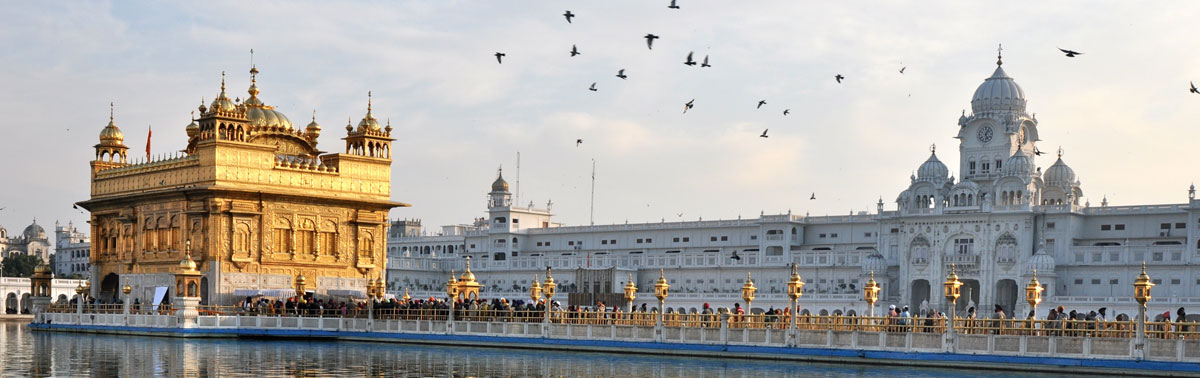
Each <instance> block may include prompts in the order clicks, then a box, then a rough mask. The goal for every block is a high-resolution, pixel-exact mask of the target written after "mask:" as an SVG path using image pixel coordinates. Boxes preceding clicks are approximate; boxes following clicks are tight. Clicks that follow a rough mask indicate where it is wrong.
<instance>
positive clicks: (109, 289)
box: [96, 273, 121, 303]
mask: <svg viewBox="0 0 1200 378" xmlns="http://www.w3.org/2000/svg"><path fill="white" fill-rule="evenodd" d="M120 286H121V277H120V276H117V274H116V273H109V274H108V275H105V276H104V279H103V280H100V293H99V294H98V295H97V296H96V299H97V300H98V301H103V302H105V303H111V302H116V298H117V293H118V292H119V290H120Z"/></svg>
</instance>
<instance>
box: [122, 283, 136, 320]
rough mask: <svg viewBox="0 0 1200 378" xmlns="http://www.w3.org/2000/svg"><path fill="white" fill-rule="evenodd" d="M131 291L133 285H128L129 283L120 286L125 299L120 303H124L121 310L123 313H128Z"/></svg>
mask: <svg viewBox="0 0 1200 378" xmlns="http://www.w3.org/2000/svg"><path fill="white" fill-rule="evenodd" d="M132 292H133V286H129V284H125V286H121V293H122V294H125V301H124V302H122V304H123V305H124V307H123V310H124V312H125V315H129V293H132Z"/></svg>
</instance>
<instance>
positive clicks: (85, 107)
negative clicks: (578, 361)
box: [0, 0, 1200, 232]
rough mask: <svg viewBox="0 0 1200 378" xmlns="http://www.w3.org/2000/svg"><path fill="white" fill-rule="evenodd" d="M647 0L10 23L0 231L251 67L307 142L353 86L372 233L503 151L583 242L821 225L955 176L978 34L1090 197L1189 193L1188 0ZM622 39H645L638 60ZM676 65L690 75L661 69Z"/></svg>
mask: <svg viewBox="0 0 1200 378" xmlns="http://www.w3.org/2000/svg"><path fill="white" fill-rule="evenodd" d="M667 2H668V1H665V0H664V1H640V0H629V1H625V0H618V1H604V2H595V1H555V2H550V1H537V2H534V1H522V2H500V1H428V2H384V1H369V2H290V1H289V2H284V1H254V2H245V1H213V2H202V3H197V2H187V3H172V2H133V1H129V2H115V3H109V2H14V3H10V4H7V5H6V6H5V11H4V12H3V13H0V46H2V47H3V48H0V67H3V69H2V70H0V83H3V88H4V90H3V91H0V114H3V117H0V135H2V137H0V159H2V161H4V162H5V168H4V175H3V177H4V179H3V183H2V184H0V207H6V209H4V210H2V211H0V225H2V226H4V227H7V228H8V229H9V230H10V232H19V231H20V230H21V229H22V228H24V226H25V225H26V224H28V223H29V221H30V219H31V218H32V217H37V218H38V219H39V222H40V223H42V224H44V225H52V224H53V222H54V220H56V219H57V220H63V221H64V222H65V221H67V220H74V221H75V222H76V223H79V224H82V221H83V220H85V219H86V216H85V215H84V214H81V213H79V212H77V211H75V210H72V209H71V206H70V205H71V203H73V202H76V201H79V200H84V199H87V197H88V165H87V162H88V160H90V158H91V157H92V155H93V152H92V145H94V144H95V143H96V142H97V134H98V133H99V132H100V129H101V128H102V127H103V126H104V125H105V123H107V121H108V120H107V117H108V103H109V101H113V102H116V104H117V105H116V120H117V124H118V125H119V126H120V127H121V128H122V130H123V131H124V133H125V136H126V144H128V145H129V146H130V147H131V150H132V151H141V150H142V149H144V141H145V137H146V128H147V125H151V124H152V125H154V143H153V146H154V150H155V152H156V153H162V152H167V151H172V150H179V149H182V148H183V146H184V143H185V135H184V131H183V127H184V126H185V125H186V124H187V123H188V117H189V112H190V111H192V110H193V109H195V108H196V106H197V105H198V104H199V103H200V99H201V97H204V98H206V99H208V100H211V99H212V97H213V96H214V95H216V93H217V91H218V86H219V81H220V73H221V71H223V70H224V71H228V73H229V87H230V93H231V94H232V95H235V96H236V95H241V96H243V97H244V96H245V88H246V87H247V86H248V85H249V75H248V74H247V72H246V71H247V70H248V69H249V54H248V51H249V50H250V49H251V48H253V49H255V51H256V52H257V54H256V56H255V61H256V63H257V65H258V67H259V69H260V70H262V73H261V74H260V75H259V87H260V89H261V90H262V93H261V95H260V97H261V98H262V99H263V100H264V101H265V102H267V103H268V104H271V105H275V106H277V107H278V110H280V111H282V112H284V113H285V114H287V115H288V116H289V117H290V118H291V120H292V122H293V123H295V124H297V125H298V126H301V125H304V124H306V123H308V120H309V115H310V113H311V112H312V110H313V109H316V110H317V121H318V122H320V123H321V124H322V125H323V126H324V133H323V135H322V137H321V139H320V143H321V144H320V146H319V147H321V148H323V149H325V150H330V151H337V150H340V149H341V148H342V144H341V143H342V142H341V141H340V140H339V139H338V138H340V137H341V136H343V133H344V131H343V129H342V127H343V126H344V125H345V123H344V122H345V120H346V118H347V117H351V118H353V122H355V123H357V122H358V120H359V119H360V118H361V117H362V115H363V113H364V111H365V106H366V92H367V91H368V90H370V91H373V92H374V94H375V114H376V115H377V116H379V117H381V118H390V119H391V121H392V125H393V126H394V127H395V128H396V131H395V133H394V135H395V136H396V137H397V139H398V140H397V141H396V143H395V148H394V150H395V154H394V162H393V176H392V177H393V186H392V198H393V199H395V200H397V201H402V202H407V203H412V204H414V207H412V208H408V209H401V210H396V211H393V213H392V216H393V217H397V218H399V217H409V218H422V219H423V220H424V221H425V224H426V225H427V226H439V225H442V224H447V223H460V222H468V221H470V220H471V219H472V218H474V217H477V216H479V215H480V214H481V212H482V211H483V210H484V204H485V200H484V194H485V192H486V191H487V189H488V185H489V184H490V183H491V181H492V179H493V178H494V175H495V170H496V167H497V166H499V165H501V164H503V165H504V167H505V176H506V177H508V178H510V182H511V181H514V180H513V179H514V178H515V177H514V176H515V175H516V172H515V169H513V168H515V167H514V166H515V156H516V153H517V151H520V152H521V154H522V162H521V166H522V169H521V170H522V171H521V192H522V197H521V202H522V203H527V202H528V201H534V202H536V203H537V204H538V205H544V204H545V202H546V201H547V199H553V200H554V202H555V208H554V210H555V213H557V214H558V216H557V219H558V220H559V221H562V222H565V223H567V224H586V223H587V222H588V199H589V193H588V188H589V179H588V177H589V171H590V169H591V159H593V158H594V159H596V161H597V171H598V172H597V178H598V180H597V183H596V213H595V219H596V222H597V223H621V222H624V221H626V220H629V221H630V222H644V221H658V220H659V219H661V218H667V219H668V220H671V219H678V218H677V217H676V214H677V213H684V216H683V218H685V219H696V218H697V217H704V218H705V219H717V218H735V217H737V216H738V215H743V216H747V217H750V216H756V215H757V214H758V213H759V212H760V211H766V212H768V213H778V212H785V211H787V210H788V209H791V210H792V211H794V212H796V213H805V212H811V213H812V214H814V215H818V214H845V213H847V212H849V211H851V210H854V211H859V210H873V209H874V203H875V201H876V200H877V199H878V198H879V197H880V196H882V197H883V199H884V201H885V202H887V203H888V204H889V205H888V206H889V208H891V207H894V204H893V203H892V202H893V200H894V199H895V197H896V195H897V194H898V193H899V192H900V191H901V190H903V189H904V188H905V187H906V186H907V184H908V177H909V174H910V173H911V172H912V171H913V170H915V169H916V167H917V166H918V165H920V163H921V162H922V161H924V160H925V158H926V157H927V155H928V146H929V145H930V144H931V143H937V144H938V145H939V146H941V148H940V149H939V151H940V152H941V153H939V156H940V157H941V159H942V160H943V161H945V162H946V163H947V165H949V166H950V167H951V168H952V170H953V171H957V162H958V156H957V143H956V140H955V139H953V137H954V135H955V133H956V131H957V127H958V126H957V125H956V121H957V119H958V116H959V113H960V111H961V110H962V109H964V108H969V106H970V104H969V101H970V98H971V94H972V93H973V92H974V90H975V87H976V86H978V85H979V84H980V83H981V82H982V80H983V79H984V78H986V77H987V76H988V75H990V74H991V72H992V70H993V69H994V67H995V63H994V62H995V58H996V57H995V55H996V51H995V50H996V44H997V43H1003V44H1004V47H1005V49H1004V60H1005V66H1004V67H1005V70H1006V71H1007V72H1008V73H1009V74H1010V75H1011V76H1013V77H1014V78H1015V79H1016V80H1017V82H1018V83H1020V85H1021V86H1022V87H1023V88H1024V89H1025V92H1026V94H1027V96H1028V98H1029V109H1030V111H1031V112H1036V113H1037V114H1038V120H1039V121H1040V132H1041V137H1042V139H1043V140H1042V142H1040V148H1041V150H1043V151H1054V150H1055V149H1056V148H1057V147H1058V146H1060V145H1061V146H1062V147H1063V148H1064V149H1065V150H1066V151H1067V154H1066V156H1065V160H1066V161H1067V163H1068V164H1070V165H1071V166H1072V167H1073V168H1074V169H1075V171H1076V172H1077V173H1078V174H1079V176H1080V178H1081V180H1082V182H1083V190H1084V192H1085V194H1086V197H1087V199H1088V200H1091V202H1092V204H1093V205H1098V204H1099V202H1100V197H1101V196H1103V195H1105V194H1107V195H1108V198H1109V200H1110V202H1111V204H1113V205H1129V204H1151V203H1155V204H1156V203H1180V202H1183V201H1184V200H1185V199H1186V188H1187V185H1188V184H1189V183H1191V182H1192V181H1194V180H1196V179H1197V178H1200V177H1198V176H1200V169H1197V168H1196V163H1195V162H1196V161H1197V158H1196V157H1195V152H1194V151H1195V145H1196V141H1197V140H1200V131H1198V128H1197V127H1196V124H1197V120H1200V95H1193V94H1189V93H1188V92H1187V83H1188V81H1189V80H1195V81H1200V49H1197V48H1196V46H1197V42H1198V41H1200V40H1198V39H1197V37H1196V36H1197V35H1200V26H1198V25H1200V23H1197V22H1196V20H1195V15H1197V14H1200V3H1197V2H1194V1H1178V2H1153V3H1142V2H1119V1H1108V2H1083V1H1060V2H1049V3H1048V2H1041V1H1039V2H1034V1H1029V2H1023V1H1006V2H998V1H993V2H961V1H953V2H936V3H934V2H899V1H884V2H870V3H865V2H863V3H858V2H807V1H806V2H800V1H755V2H728V1H716V0H712V1H708V0H695V1H693V0H680V1H679V3H680V5H681V6H682V9H680V10H671V9H667V8H666V4H667ZM566 9H570V10H571V11H572V12H573V13H575V14H576V15H577V17H576V18H575V20H574V21H575V22H574V23H573V24H567V23H566V22H565V21H564V19H563V17H562V16H561V14H562V13H563V11H564V10H566ZM646 33H653V34H656V35H659V36H661V37H662V38H661V39H659V40H658V41H656V42H655V48H654V50H647V49H646V47H645V42H644V40H643V39H642V38H641V37H642V36H643V35H645V34H646ZM572 44H575V45H578V47H579V50H580V51H581V52H582V53H583V55H580V56H578V57H574V58H571V57H569V56H568V54H567V52H568V51H569V50H570V48H571V45H572ZM1056 47H1064V48H1072V49H1076V50H1079V51H1082V52H1084V53H1085V54H1084V55H1082V56H1080V57H1078V58H1074V59H1068V58H1066V57H1063V56H1062V55H1061V54H1059V53H1058V52H1057V50H1056V49H1055V48H1056ZM496 51H503V52H506V53H507V54H508V56H507V57H506V58H505V63H504V64H503V65H497V64H496V63H495V59H494V58H493V57H492V54H493V53H494V52H496ZM688 51H695V52H696V54H697V57H698V58H699V57H701V56H703V55H705V54H708V55H710V56H711V62H712V64H713V65H714V66H713V67H712V68H703V69H702V68H699V67H687V66H684V65H683V64H681V63H682V62H683V59H684V57H685V55H687V53H688ZM902 66H907V67H908V69H907V70H906V71H905V72H906V73H905V74H903V75H901V74H900V73H898V72H897V71H898V70H899V69H900V67H902ZM621 68H625V69H626V74H627V75H628V76H629V79H628V80H625V81H621V80H620V79H617V78H616V77H614V75H615V74H616V71H617V70H618V69H621ZM836 73H842V74H844V75H846V77H847V80H846V82H845V83H844V84H841V85H837V84H836V83H834V81H833V79H832V76H833V75H834V74H836ZM592 82H597V83H598V84H597V87H598V89H599V91H598V92H590V91H588V90H586V88H587V87H588V86H589V85H590V84H591V83H592ZM910 95H911V96H910ZM693 98H695V99H696V108H695V109H693V110H692V111H689V112H688V114H686V115H684V114H680V113H681V111H682V105H683V103H684V102H686V101H688V100H690V99H693ZM761 99H765V100H767V102H768V105H767V106H764V107H763V109H761V110H756V109H755V104H756V103H757V102H758V100H761ZM785 108H790V109H791V115H789V116H787V117H784V116H783V115H782V114H781V112H782V110H783V109H785ZM764 128H770V129H771V131H770V135H771V138H769V139H762V138H758V137H757V135H758V134H759V133H761V132H762V130H763V129H764ZM577 138H582V139H584V144H583V145H582V146H580V147H576V146H575V143H574V141H575V139H577ZM1189 147H1191V148H1189ZM135 155H136V153H135ZM1037 163H1038V164H1039V166H1042V167H1047V166H1049V165H1050V164H1051V163H1053V157H1050V155H1046V156H1042V157H1040V158H1038V160H1037ZM954 173H956V174H957V173H958V172H954ZM812 192H816V193H817V198H818V199H817V200H815V201H810V200H808V197H809V194H810V193H812Z"/></svg>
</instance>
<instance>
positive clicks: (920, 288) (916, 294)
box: [908, 280, 929, 309]
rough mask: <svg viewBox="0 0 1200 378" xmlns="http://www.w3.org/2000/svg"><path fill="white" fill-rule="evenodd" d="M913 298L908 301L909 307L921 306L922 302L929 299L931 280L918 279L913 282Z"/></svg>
mask: <svg viewBox="0 0 1200 378" xmlns="http://www.w3.org/2000/svg"><path fill="white" fill-rule="evenodd" d="M909 294H910V297H911V300H910V301H909V302H908V303H909V304H908V308H909V309H917V308H921V303H923V302H925V301H928V300H929V281H927V280H916V281H913V283H912V291H910V292H909Z"/></svg>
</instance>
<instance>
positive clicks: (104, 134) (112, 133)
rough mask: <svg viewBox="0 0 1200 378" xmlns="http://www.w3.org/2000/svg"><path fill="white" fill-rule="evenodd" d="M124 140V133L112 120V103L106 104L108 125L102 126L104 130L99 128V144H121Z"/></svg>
mask: <svg viewBox="0 0 1200 378" xmlns="http://www.w3.org/2000/svg"><path fill="white" fill-rule="evenodd" d="M124 141H125V133H122V132H121V129H120V128H117V123H116V122H114V121H113V104H112V103H109V104H108V125H107V126H104V130H100V144H118V145H119V144H122V143H123V142H124Z"/></svg>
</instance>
